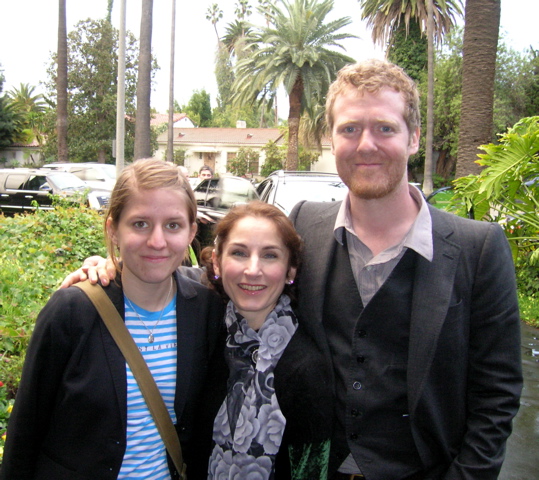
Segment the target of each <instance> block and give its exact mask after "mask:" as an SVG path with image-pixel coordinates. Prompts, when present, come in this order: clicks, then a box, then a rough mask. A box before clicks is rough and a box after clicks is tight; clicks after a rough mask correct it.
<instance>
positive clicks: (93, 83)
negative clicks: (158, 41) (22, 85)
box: [44, 19, 156, 162]
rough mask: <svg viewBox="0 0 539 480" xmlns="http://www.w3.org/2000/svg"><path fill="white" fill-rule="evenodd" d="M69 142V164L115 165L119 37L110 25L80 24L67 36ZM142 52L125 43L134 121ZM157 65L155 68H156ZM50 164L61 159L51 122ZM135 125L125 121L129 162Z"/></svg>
mask: <svg viewBox="0 0 539 480" xmlns="http://www.w3.org/2000/svg"><path fill="white" fill-rule="evenodd" d="M68 51H69V58H68V95H69V109H68V124H69V127H68V142H69V157H70V161H78V162H82V161H97V160H98V159H99V160H100V161H107V162H112V160H113V159H112V140H113V139H114V137H115V131H116V96H117V80H116V79H117V71H118V57H117V51H118V31H117V30H116V29H114V28H113V27H112V25H111V24H110V23H109V22H107V21H106V20H91V19H88V20H85V21H81V22H79V23H78V24H77V25H76V26H75V29H74V30H73V31H71V32H70V33H69V34H68ZM137 56H138V47H137V41H136V39H135V37H134V36H133V35H132V34H131V33H129V32H128V33H127V39H126V68H125V72H126V81H125V100H126V114H127V116H128V117H130V118H133V117H134V113H135V92H136V78H137ZM54 61H55V57H53V63H52V65H51V66H50V67H49V69H48V74H49V79H50V81H49V83H48V89H49V98H50V99H51V102H52V103H53V104H54V103H55V98H56V93H55V89H54V82H55V77H56V70H55V65H54ZM155 67H156V66H155V64H154V68H155ZM47 120H48V123H47V128H48V131H47V135H48V139H47V145H46V147H45V149H44V154H45V157H46V158H52V159H55V158H56V149H57V147H56V133H55V128H54V122H52V121H51V119H50V118H48V119H47ZM133 140H134V125H133V123H132V122H129V121H126V148H125V158H126V159H128V160H129V159H132V158H133Z"/></svg>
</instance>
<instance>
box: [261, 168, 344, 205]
mask: <svg viewBox="0 0 539 480" xmlns="http://www.w3.org/2000/svg"><path fill="white" fill-rule="evenodd" d="M256 191H257V192H258V195H259V196H260V199H261V200H262V201H264V202H266V203H271V204H272V205H275V206H276V207H278V208H280V209H281V210H282V211H283V212H284V213H285V214H286V215H290V212H291V211H292V208H294V205H296V203H298V202H300V201H301V200H309V201H313V202H333V201H337V200H343V199H344V197H345V196H346V194H347V193H348V187H347V186H346V185H345V184H344V183H343V182H342V180H341V179H340V177H339V176H338V175H337V174H336V173H323V172H287V171H284V170H277V171H276V172H273V173H272V174H270V175H269V176H268V177H267V178H266V179H265V180H263V181H262V182H261V183H260V184H259V185H258V187H257V188H256Z"/></svg>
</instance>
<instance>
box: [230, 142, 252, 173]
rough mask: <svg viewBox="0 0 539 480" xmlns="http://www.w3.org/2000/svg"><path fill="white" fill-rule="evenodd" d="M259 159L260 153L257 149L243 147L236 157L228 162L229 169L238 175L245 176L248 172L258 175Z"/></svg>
mask: <svg viewBox="0 0 539 480" xmlns="http://www.w3.org/2000/svg"><path fill="white" fill-rule="evenodd" d="M259 159H260V154H259V153H258V152H257V151H256V150H254V149H252V148H249V147H241V148H240V149H239V150H238V153H237V155H236V157H235V158H233V159H231V160H229V161H228V162H227V170H228V171H229V172H230V173H232V174H234V175H237V176H238V177H243V176H245V175H247V174H251V175H258V171H257V170H258V161H259Z"/></svg>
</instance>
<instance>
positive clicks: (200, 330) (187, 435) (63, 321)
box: [0, 273, 223, 480]
mask: <svg viewBox="0 0 539 480" xmlns="http://www.w3.org/2000/svg"><path fill="white" fill-rule="evenodd" d="M175 279H176V282H177V285H178V292H177V297H176V301H177V311H176V315H177V322H178V323H177V334H178V354H177V355H178V356H177V362H178V363H177V365H178V366H177V375H176V396H175V410H176V415H177V419H178V424H177V430H178V433H179V436H180V441H181V443H182V447H183V450H184V457H185V460H186V463H187V464H188V465H189V458H190V455H191V449H190V448H191V447H190V440H191V436H192V432H193V427H194V425H193V417H194V415H193V411H194V409H195V407H196V405H197V402H198V400H199V398H198V397H199V393H200V390H201V388H202V384H203V383H204V381H205V377H206V373H207V368H208V363H209V357H210V356H211V355H212V353H213V352H214V349H215V345H216V341H217V337H218V335H219V333H220V331H222V327H223V321H222V320H223V304H222V301H221V299H220V298H219V297H218V296H217V295H216V294H215V293H214V292H212V291H210V290H208V289H207V288H206V287H204V286H202V285H201V284H199V283H198V282H195V281H193V280H191V279H188V278H186V277H184V276H181V275H179V274H177V273H175ZM105 291H106V292H107V294H108V295H109V297H110V298H111V300H112V301H113V303H114V304H115V305H116V308H117V309H118V311H119V312H120V313H121V315H122V317H123V316H124V313H125V312H124V304H123V292H122V289H121V286H119V285H117V284H115V283H114V282H111V285H110V286H109V287H107V288H105ZM126 421H127V380H126V369H125V360H124V358H123V356H122V354H121V352H120V350H119V349H118V347H117V346H116V343H115V342H114V340H113V339H112V337H111V336H110V334H109V332H108V330H107V327H106V326H105V325H104V323H103V322H102V321H101V319H100V317H99V315H98V314H97V312H96V310H95V308H94V307H93V305H92V304H91V302H90V300H89V299H88V297H86V295H85V294H84V293H83V292H82V291H81V290H80V289H78V288H75V287H71V288H68V289H65V290H59V291H57V292H56V293H54V295H53V296H52V297H51V299H50V300H49V302H48V303H47V305H46V306H45V307H44V308H43V310H42V311H41V312H40V314H39V317H38V319H37V322H36V327H35V331H34V334H33V336H32V339H31V341H30V345H29V347H28V351H27V354H26V361H25V365H24V369H23V375H22V379H21V383H20V386H19V391H18V394H17V398H16V401H15V406H14V409H13V412H12V415H11V418H10V421H9V425H8V435H7V441H6V446H5V452H4V461H3V464H2V469H1V471H0V478H1V479H2V480H4V479H5V480H8V479H9V480H16V479H34V480H39V479H48V480H53V479H54V480H62V479H65V480H68V479H69V480H79V479H81V480H82V479H88V480H90V479H91V480H95V479H100V480H106V479H116V478H117V476H118V472H119V470H120V467H121V464H122V460H123V455H124V452H125V447H126Z"/></svg>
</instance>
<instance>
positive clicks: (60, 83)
mask: <svg viewBox="0 0 539 480" xmlns="http://www.w3.org/2000/svg"><path fill="white" fill-rule="evenodd" d="M56 97H57V105H56V133H57V135H58V161H59V162H62V163H65V162H67V161H68V151H67V22H66V0H59V2H58V72H57V74H56Z"/></svg>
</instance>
